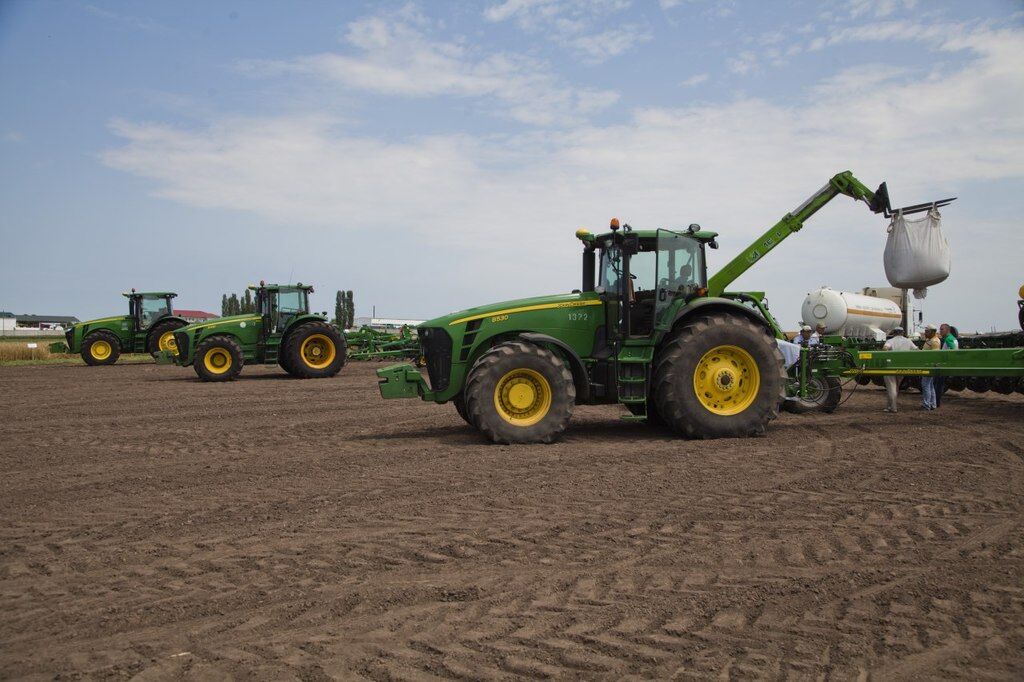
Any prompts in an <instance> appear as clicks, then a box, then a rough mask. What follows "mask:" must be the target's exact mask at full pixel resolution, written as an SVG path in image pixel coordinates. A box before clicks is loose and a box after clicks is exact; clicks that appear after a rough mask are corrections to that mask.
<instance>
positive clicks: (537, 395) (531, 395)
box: [494, 367, 551, 426]
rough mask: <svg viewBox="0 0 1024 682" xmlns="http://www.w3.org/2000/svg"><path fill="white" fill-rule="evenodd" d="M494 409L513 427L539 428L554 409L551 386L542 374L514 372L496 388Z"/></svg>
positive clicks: (522, 370) (501, 380)
mask: <svg viewBox="0 0 1024 682" xmlns="http://www.w3.org/2000/svg"><path fill="white" fill-rule="evenodd" d="M494 408H495V409H496V410H497V411H498V414H499V415H500V416H501V418H502V419H504V420H505V421H507V422H508V423H509V424H512V425H513V426H531V425H533V424H536V423H537V422H539V421H540V420H541V419H543V418H544V417H545V416H546V415H547V413H548V411H549V410H550V409H551V385H550V384H548V380H547V379H545V378H544V375H543V374H541V373H539V372H535V371H533V370H532V369H526V368H525V367H521V368H519V369H514V370H512V371H510V372H508V373H506V374H505V376H503V377H501V379H499V380H498V384H497V386H495V387H494Z"/></svg>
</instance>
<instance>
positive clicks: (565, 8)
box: [484, 0, 651, 64]
mask: <svg viewBox="0 0 1024 682" xmlns="http://www.w3.org/2000/svg"><path fill="white" fill-rule="evenodd" d="M631 4H632V2H631V0H505V1H504V2H500V3H498V4H496V5H490V6H488V7H487V8H486V9H485V10H484V18H485V19H487V20H488V21H491V22H496V23H497V22H503V21H514V22H515V24H516V25H517V26H518V27H519V28H520V29H522V30H524V31H526V32H528V33H532V34H540V35H544V36H546V37H547V38H548V39H550V40H552V41H554V42H555V43H557V44H559V45H561V46H562V47H564V48H566V49H567V50H569V51H570V52H571V53H572V54H573V55H574V56H575V57H576V58H577V59H579V60H580V61H583V62H585V63H587V64H600V63H601V62H604V61H605V60H607V59H610V58H612V57H617V56H619V55H621V54H623V53H625V52H628V51H629V50H631V49H633V48H634V47H636V46H637V45H640V44H642V43H645V42H647V41H649V40H650V39H651V33H650V31H648V30H647V29H646V28H643V27H641V26H639V25H637V24H635V23H622V22H620V21H615V22H614V23H613V25H611V26H606V27H602V26H601V24H602V22H603V21H604V20H605V19H607V18H608V17H610V16H613V15H616V14H618V13H620V12H622V11H624V10H626V9H628V8H629V7H630V5H631Z"/></svg>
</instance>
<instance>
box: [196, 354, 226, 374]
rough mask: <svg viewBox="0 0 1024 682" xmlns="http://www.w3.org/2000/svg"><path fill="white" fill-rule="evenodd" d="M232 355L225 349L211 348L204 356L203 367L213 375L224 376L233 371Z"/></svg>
mask: <svg viewBox="0 0 1024 682" xmlns="http://www.w3.org/2000/svg"><path fill="white" fill-rule="evenodd" d="M231 364H232V359H231V353H229V352H227V350H226V349H224V348H211V349H210V350H208V351H206V355H204V356H203V366H204V367H206V369H207V371H208V372H211V373H212V374H224V373H225V372H227V371H228V370H229V369H231Z"/></svg>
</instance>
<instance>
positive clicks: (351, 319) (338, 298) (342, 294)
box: [334, 291, 356, 329]
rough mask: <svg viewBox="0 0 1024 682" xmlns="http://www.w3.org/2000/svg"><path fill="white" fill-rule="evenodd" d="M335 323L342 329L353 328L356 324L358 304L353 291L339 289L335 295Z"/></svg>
mask: <svg viewBox="0 0 1024 682" xmlns="http://www.w3.org/2000/svg"><path fill="white" fill-rule="evenodd" d="M334 324H335V325H337V326H338V327H339V328H341V329H351V328H352V327H354V326H355V324H356V306H355V303H353V302H352V292H351V291H339V292H338V293H337V294H336V295H335V296H334Z"/></svg>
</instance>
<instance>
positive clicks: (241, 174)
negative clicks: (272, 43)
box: [104, 25, 1024, 323]
mask: <svg viewBox="0 0 1024 682" xmlns="http://www.w3.org/2000/svg"><path fill="white" fill-rule="evenodd" d="M935 30H936V31H938V32H939V33H943V34H944V36H945V37H944V39H943V40H942V41H941V42H938V43H936V44H937V45H939V46H940V47H941V48H942V49H947V50H952V49H963V50H967V51H968V53H967V56H968V57H969V58H968V59H966V61H965V62H964V64H963V66H961V67H959V68H957V69H956V70H952V71H949V72H945V73H927V74H917V73H915V72H911V71H906V70H902V69H894V68H891V67H884V66H881V65H879V66H877V67H876V66H865V67H858V68H855V69H848V70H845V71H843V72H840V73H839V74H836V75H835V76H833V77H831V78H829V79H827V80H825V81H822V82H820V83H817V84H816V85H815V86H814V87H813V88H810V89H809V90H808V91H806V92H805V93H804V94H803V96H801V97H794V98H790V99H786V100H782V101H780V102H770V101H765V100H762V99H756V98H743V99H738V100H735V101H733V102H726V103H714V104H706V105H705V104H701V105H692V106H686V107H681V108H659V107H652V108H641V109H636V110H634V111H633V114H632V116H631V117H630V119H629V120H628V121H626V122H623V123H620V124H617V125H606V126H601V125H594V124H586V123H581V124H578V125H575V126H572V127H567V128H564V129H561V130H557V131H554V130H546V131H534V132H531V133H528V134H521V135H507V136H492V137H486V138H483V137H482V138H474V137H469V136H464V135H434V136H421V137H409V138H404V139H386V138H383V137H378V138H367V137H364V136H361V135H359V134H358V133H356V132H354V131H353V130H350V129H346V128H345V127H343V126H340V125H339V124H338V123H337V122H335V121H333V120H330V119H324V118H319V117H282V118H276V119H232V120H224V121H219V122H215V123H213V124H212V125H210V126H209V127H207V128H204V129H199V130H188V129H183V128H176V127H169V126H165V125H158V124H140V123H128V122H119V123H117V124H115V127H114V133H115V134H116V135H118V136H119V137H120V138H121V139H123V141H124V142H123V144H122V145H121V146H120V147H119V148H117V149H114V150H111V151H109V152H108V153H107V154H106V155H105V157H104V158H105V161H106V163H108V164H109V165H110V166H112V167H115V168H119V169H122V170H124V171H127V172H130V173H133V174H135V175H138V176H142V177H145V178H149V179H151V180H152V181H153V182H154V183H155V186H156V192H157V193H158V194H159V195H160V196H162V197H166V198H169V199H173V200H175V201H178V202H182V203H185V204H188V205H193V206H202V207H210V208H227V209H234V210H239V211H248V212H253V213H257V214H260V215H262V216H267V217H270V218H272V219H275V220H278V221H280V222H282V223H287V224H289V225H303V226H309V227H307V228H305V229H323V228H322V226H324V225H331V226H332V228H331V230H332V231H334V230H345V229H348V228H349V227H350V226H351V228H352V229H359V230H368V231H371V232H373V231H381V232H383V231H394V230H395V229H396V228H401V229H402V230H403V231H406V232H408V233H409V234H420V235H429V236H430V238H431V239H433V240H439V241H442V242H444V243H446V244H449V245H450V248H451V253H452V254H453V256H452V258H453V260H455V259H459V262H466V261H469V260H474V259H472V258H464V256H465V255H467V254H472V253H473V252H474V251H475V250H480V251H483V250H486V251H487V252H488V253H499V254H507V253H513V252H517V253H519V252H526V253H529V254H530V255H529V257H530V258H531V276H530V280H529V284H528V287H527V288H528V289H529V290H524V285H522V284H520V279H519V278H518V277H517V276H516V275H517V272H518V271H517V268H518V267H519V266H518V264H517V263H518V261H517V260H516V259H511V258H493V259H487V264H486V269H485V270H484V271H483V272H484V273H485V277H484V279H483V280H474V279H471V277H478V276H480V274H481V270H480V269H479V268H476V269H473V268H475V267H476V266H468V265H467V266H466V267H467V268H469V269H468V270H465V271H462V270H460V271H459V272H461V273H463V274H462V275H460V274H458V273H455V274H453V275H452V276H453V277H459V276H464V277H466V278H467V279H466V282H467V286H468V283H469V282H471V281H472V282H478V281H485V282H486V283H487V284H486V285H483V286H480V285H478V284H475V288H474V290H473V291H474V295H473V296H468V295H467V300H460V301H459V302H458V305H463V304H464V305H469V304H471V303H478V302H482V301H485V300H490V299H495V300H500V299H501V298H504V297H510V296H513V295H516V294H529V293H541V292H543V291H545V290H560V289H562V288H568V287H566V286H565V284H566V268H567V267H568V268H571V267H572V265H571V263H569V262H566V260H565V253H566V250H571V249H573V248H574V247H573V246H571V237H569V236H568V235H569V234H571V231H572V230H573V229H575V228H576V227H579V226H581V225H583V226H587V227H591V228H601V227H602V226H603V225H605V224H606V221H607V219H608V218H609V217H610V216H612V215H617V216H618V217H620V218H622V219H624V220H628V221H629V222H631V223H632V224H634V225H637V226H638V227H639V226H648V227H649V226H674V225H685V224H688V223H689V222H694V221H695V222H700V223H702V224H704V225H705V226H706V227H708V228H710V229H716V230H720V231H721V232H722V233H723V237H722V239H721V240H720V241H721V242H722V245H723V248H722V251H721V252H718V253H716V254H715V257H716V258H717V259H718V260H717V261H716V262H717V265H719V266H720V265H721V264H723V263H724V258H725V257H727V256H730V255H731V254H734V253H735V252H736V251H738V250H739V248H740V247H741V246H743V245H745V244H746V243H747V242H749V240H750V239H752V238H753V237H754V236H755V235H757V234H759V233H760V232H761V231H763V230H764V229H765V228H766V227H767V226H768V225H770V224H771V223H772V222H774V221H775V220H777V219H778V218H780V217H781V216H782V215H784V214H785V212H786V211H788V210H790V209H792V208H793V207H794V206H796V205H797V204H798V203H799V202H800V201H801V200H802V199H803V198H804V197H805V196H807V195H808V194H809V193H810V192H812V191H813V190H814V189H816V188H818V187H819V186H821V184H822V183H823V182H824V181H825V179H826V178H828V177H829V176H831V175H832V174H833V173H835V172H837V171H840V170H844V169H847V168H850V169H852V170H854V172H855V173H856V174H857V175H858V176H859V177H860V178H861V179H862V180H863V181H864V182H866V183H868V184H873V183H876V182H878V181H880V180H882V179H887V180H888V181H889V186H890V190H891V192H892V195H893V199H894V201H895V202H897V203H902V204H906V203H914V202H917V201H924V200H928V199H933V198H939V197H942V196H951V195H954V194H958V193H961V192H962V191H963V188H964V187H965V186H971V185H972V184H980V183H984V182H986V181H990V180H1000V181H1004V182H1005V181H1012V182H1015V183H1019V182H1020V181H1021V180H1022V179H1024V161H1022V160H1024V72H1022V71H1021V69H1020V68H1019V65H1020V64H1021V63H1024V40H1022V37H1024V32H1022V31H1021V30H1009V29H1007V30H982V29H979V30H976V31H974V32H965V31H963V30H961V29H960V28H959V27H957V26H950V25H947V26H945V27H944V28H943V27H938V28H936V29H935ZM382 35H384V36H385V37H386V36H387V35H388V34H387V33H386V32H385V33H383V34H382ZM374 40H377V38H374ZM387 40H388V39H387V38H385V42H387ZM456 62H457V63H460V64H461V63H463V61H462V60H461V59H456ZM456 73H460V72H458V70H456ZM460 77H461V76H460ZM405 87H406V86H402V87H398V88H397V91H398V92H403V90H404V88H405ZM408 87H412V86H408ZM447 87H449V88H450V87H454V86H447ZM485 90H486V89H485ZM968 205H969V203H967V202H966V201H965V200H963V199H962V200H961V202H958V204H954V205H953V206H952V207H951V208H950V209H949V210H948V211H947V225H948V226H949V227H951V228H952V229H951V230H950V232H949V235H950V237H951V239H952V240H953V242H954V279H953V280H951V282H952V284H953V285H952V286H949V287H946V288H942V287H939V288H936V289H935V290H934V291H933V292H932V294H930V296H929V306H941V305H943V304H944V303H943V301H946V302H947V304H948V305H950V306H952V307H953V309H957V308H956V306H961V307H960V308H959V309H960V310H964V311H967V310H970V311H971V312H970V313H968V315H981V314H984V311H985V308H984V306H982V307H980V308H979V307H978V306H973V307H968V306H971V305H972V304H970V302H969V301H968V300H967V296H968V292H970V291H971V290H972V288H973V283H974V281H975V280H978V281H982V282H985V283H986V287H987V288H988V287H991V288H992V290H1001V288H1002V287H1004V286H1009V278H1011V277H1012V276H1013V272H1015V270H1014V268H1015V267H1016V261H1015V260H1014V259H1015V257H1016V254H1017V253H1019V252H1020V248H1021V247H1022V246H1024V244H1022V243H1021V242H1022V241H1024V239H1022V238H1021V237H1019V236H1016V235H1017V234H1018V233H1017V232H1014V231H1013V230H1015V229H1016V228H1015V227H1013V226H1011V225H1010V224H1002V223H998V222H996V223H993V221H992V220H991V218H990V217H989V218H986V217H985V216H979V215H971V214H969V213H967V212H966V209H965V208H962V207H963V206H968ZM984 221H987V222H985V224H986V225H987V226H988V227H987V228H986V229H987V230H989V232H988V233H987V234H989V235H992V234H996V235H999V237H1000V239H1001V243H1000V249H998V250H993V251H992V252H991V253H989V255H988V256H987V258H985V259H978V260H976V261H970V260H968V259H966V258H961V259H960V260H957V255H956V254H957V253H973V252H972V251H971V249H972V248H974V247H973V246H971V245H970V239H971V237H970V236H969V233H968V232H967V231H966V230H963V229H960V230H957V229H956V227H954V226H959V227H961V228H965V227H968V226H970V225H971V224H972V223H974V222H978V223H982V222H984ZM482 226H486V227H487V240H481V239H480V238H479V237H480V231H481V228H482ZM884 227H885V225H884V222H883V221H882V220H881V219H880V218H876V217H873V216H871V215H870V214H868V213H867V211H866V210H865V209H864V207H863V206H853V205H852V203H851V202H844V201H839V202H837V205H836V206H832V207H829V208H828V209H827V210H826V211H823V212H822V214H821V215H820V216H819V217H817V218H815V221H814V225H813V229H812V228H811V226H809V229H808V230H805V231H804V232H802V233H801V234H800V236H799V237H797V238H796V242H798V243H794V244H787V246H786V247H785V248H783V249H780V251H779V252H777V253H773V254H772V256H771V257H770V258H768V259H766V260H765V262H764V263H762V264H759V266H758V268H757V269H756V271H755V272H754V273H752V274H751V275H748V276H747V277H746V278H745V279H744V280H742V281H741V282H740V283H739V286H748V287H751V288H765V285H766V283H770V287H771V293H772V298H773V301H774V302H775V304H776V309H777V311H779V312H780V313H781V315H782V316H783V318H784V321H785V322H786V323H790V322H791V321H793V320H795V319H796V315H797V312H796V311H797V309H798V307H799V303H800V300H801V299H802V297H803V295H804V293H806V291H807V290H808V289H810V288H811V287H813V286H816V285H818V284H831V285H833V286H837V287H846V288H855V287H859V286H864V285H874V284H880V283H883V282H884V280H883V274H882V269H881V248H882V244H883V243H884V238H885V232H884ZM837 241H839V242H841V243H842V244H843V248H842V252H841V256H837V251H836V244H837ZM567 244H568V246H567ZM957 249H962V250H961V251H959V252H958V251H957ZM975 250H976V249H975ZM719 254H721V256H719ZM410 257H411V258H414V256H410ZM573 262H574V261H573ZM392 265H394V266H395V267H409V268H411V267H422V265H417V264H416V263H415V261H414V260H410V261H409V262H408V263H392ZM796 271H799V272H800V273H801V275H800V277H793V276H792V275H793V273H794V272H796ZM574 280H575V275H573V277H572V281H574ZM1003 280H1006V282H1004V281H1003ZM968 284H972V286H968ZM1017 285H1019V283H1017V284H1016V285H1014V287H1016V286H1017ZM381 286H383V285H381ZM780 302H781V303H780ZM993 305H994V304H993ZM932 309H937V308H932ZM994 309H995V308H994V307H990V308H989V310H994ZM1000 309H1001V308H1000ZM978 311H982V312H978ZM791 318H792V319H791ZM990 319H991V318H990Z"/></svg>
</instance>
